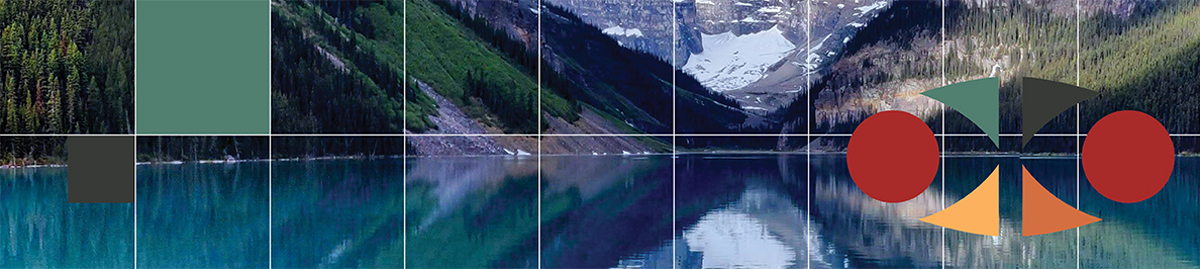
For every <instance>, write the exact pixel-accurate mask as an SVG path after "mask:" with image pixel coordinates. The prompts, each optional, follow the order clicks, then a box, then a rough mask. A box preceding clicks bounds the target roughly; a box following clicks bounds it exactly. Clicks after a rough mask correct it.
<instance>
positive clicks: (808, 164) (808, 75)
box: [804, 0, 813, 268]
mask: <svg viewBox="0 0 1200 269" xmlns="http://www.w3.org/2000/svg"><path fill="white" fill-rule="evenodd" d="M804 9H805V11H804V20H805V21H806V26H807V27H805V29H804V46H805V49H806V50H807V52H808V54H807V55H812V28H813V20H812V1H811V0H810V1H804ZM805 57H807V56H805ZM805 59H808V58H805ZM805 64H809V63H808V62H805ZM807 66H812V65H807ZM812 73H813V70H805V74H804V87H806V88H808V90H806V91H805V94H804V95H805V98H806V99H808V100H807V101H806V102H807V107H805V108H804V133H805V134H806V136H804V166H805V168H804V193H805V194H804V199H805V200H804V210H805V212H804V240H805V242H810V243H811V242H812V240H811V238H812V234H811V233H812V219H811V218H812V195H813V191H812V147H811V145H810V144H812V111H813V109H812V89H813V87H812V86H813V85H812ZM804 268H812V246H810V245H808V244H805V251H804Z"/></svg>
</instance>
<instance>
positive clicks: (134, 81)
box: [67, 1, 269, 269]
mask: <svg viewBox="0 0 1200 269" xmlns="http://www.w3.org/2000/svg"><path fill="white" fill-rule="evenodd" d="M137 6H138V4H137V1H133V40H134V42H133V51H134V57H133V130H130V132H129V133H132V134H133V163H134V164H133V268H134V269H137V243H138V240H137V209H138V204H137V193H138V192H137V130H138V127H137V125H138V124H139V123H141V122H142V121H139V120H137V104H138V101H137V88H138V86H137V84H138V75H137V58H139V57H137V52H138V50H137V43H138V42H137V33H138V31H137V25H138V24H137V17H138V16H137V10H138V8H137ZM268 43H269V42H268ZM76 131H79V130H76ZM67 133H70V132H67ZM68 138H69V137H68Z"/></svg>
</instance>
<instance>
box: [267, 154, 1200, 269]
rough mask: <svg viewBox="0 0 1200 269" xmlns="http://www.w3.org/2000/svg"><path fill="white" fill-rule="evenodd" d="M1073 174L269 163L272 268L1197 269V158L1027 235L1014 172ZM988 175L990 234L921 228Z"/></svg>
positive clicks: (1063, 193)
mask: <svg viewBox="0 0 1200 269" xmlns="http://www.w3.org/2000/svg"><path fill="white" fill-rule="evenodd" d="M1075 162H1076V159H1072V158H1062V159H1054V158H1016V157H969V158H968V157H964V158H947V160H946V171H947V172H946V173H947V175H946V181H945V182H946V183H945V184H946V185H945V186H944V187H943V186H942V183H941V180H940V175H939V180H935V181H934V184H932V185H931V186H930V188H929V189H928V190H926V192H925V193H924V194H922V195H920V196H918V197H917V198H914V199H913V200H910V201H907V202H904V203H898V204H885V203H882V202H878V201H875V200H873V199H871V198H870V197H868V196H866V195H865V194H863V193H862V192H861V191H859V190H858V188H857V187H856V186H855V185H854V183H853V181H852V180H851V179H850V178H849V173H848V171H847V170H846V162H845V156H844V155H814V156H812V164H813V169H812V172H811V177H809V175H810V174H809V171H808V170H807V169H806V168H807V166H806V165H805V164H806V158H805V156H803V155H686V156H681V157H680V158H678V159H676V160H675V162H674V164H675V165H676V166H677V168H678V170H677V171H676V175H675V184H674V186H672V159H671V158H670V156H637V157H632V156H544V157H543V163H542V165H541V171H542V175H541V182H542V184H540V186H541V187H540V189H539V184H538V173H537V171H538V170H539V167H538V163H537V160H536V158H516V157H464V158H410V159H409V162H408V174H407V180H408V183H407V184H401V182H402V181H403V179H404V178H403V177H401V176H400V175H401V174H400V173H399V171H402V169H403V164H402V163H401V161H400V160H368V161H314V162H277V163H275V169H274V171H275V183H274V184H275V185H274V186H275V208H274V212H275V214H276V215H275V222H274V223H273V225H274V227H275V228H274V229H275V231H276V233H275V237H274V240H275V246H276V250H275V252H274V255H275V256H274V258H275V259H274V261H275V265H276V266H282V267H400V266H404V265H405V262H407V266H408V267H409V268H481V267H506V268H521V267H526V268H528V267H536V266H537V264H538V262H539V258H540V262H541V263H542V266H543V267H546V268H614V267H625V268H671V267H672V266H671V265H672V261H673V260H675V261H677V262H678V263H679V264H678V267H679V268H803V267H805V266H807V265H811V266H812V267H816V268H857V267H940V266H941V265H943V264H945V265H946V266H947V267H959V268H1000V267H1034V268H1047V267H1074V266H1075V263H1076V261H1077V260H1076V257H1077V255H1076V247H1077V246H1078V248H1079V254H1078V262H1080V263H1081V264H1082V266H1084V267H1198V266H1200V263H1198V261H1197V260H1196V259H1195V258H1194V257H1197V256H1200V228H1197V227H1196V225H1195V224H1194V220H1193V219H1194V217H1195V216H1200V206H1198V205H1197V201H1198V198H1197V190H1200V187H1198V186H1200V183H1198V182H1200V179H1198V178H1197V175H1196V174H1195V173H1194V172H1193V171H1196V168H1197V167H1200V159H1196V158H1180V159H1178V163H1177V164H1176V168H1175V174H1174V176H1173V178H1172V179H1171V181H1170V182H1169V183H1168V186H1167V187H1166V188H1164V190H1163V191H1162V192H1160V193H1159V194H1158V195H1156V196H1155V197H1153V198H1151V199H1149V200H1146V201H1143V202H1141V203H1136V204H1121V203H1117V202H1113V201H1110V200H1107V199H1106V198H1104V197H1103V196H1101V195H1100V194H1099V193H1097V192H1096V191H1095V190H1094V189H1091V187H1090V186H1088V184H1087V181H1086V179H1085V178H1082V179H1081V184H1080V185H1081V187H1082V189H1081V191H1080V192H1079V193H1080V197H1079V198H1080V199H1078V200H1079V201H1080V202H1082V203H1081V207H1082V209H1083V211H1084V212H1087V213H1089V214H1092V215H1095V216H1097V217H1100V218H1103V219H1104V221H1101V222H1099V223H1095V224H1091V225H1088V226H1084V227H1083V228H1081V229H1079V230H1078V235H1079V237H1078V241H1077V240H1076V231H1075V230H1068V231H1064V232H1059V233H1054V234H1049V235H1043V236H1034V237H1022V236H1021V235H1020V218H1021V216H1020V197H1019V196H1020V180H1019V179H1020V178H1019V175H1020V174H1019V173H1020V166H1019V165H1020V164H1024V165H1026V166H1027V167H1028V168H1029V170H1030V172H1031V173H1032V174H1033V175H1034V176H1035V177H1036V178H1037V179H1038V180H1039V181H1040V182H1041V183H1042V184H1043V185H1044V186H1045V187H1046V188H1047V189H1049V190H1050V191H1051V192H1052V193H1054V194H1055V195H1057V196H1058V197H1059V198H1060V199H1063V200H1064V201H1065V202H1067V203H1068V204H1072V205H1074V204H1075V203H1076V200H1077V198H1076V177H1075V171H1074V169H1075V167H1076V166H1075ZM996 165H1000V166H1001V175H1002V176H1001V180H1002V183H1001V218H1002V225H1001V228H1002V231H1001V236H998V237H992V236H980V235H973V234H966V233H962V232H958V231H954V230H945V231H944V235H943V229H942V228H940V227H937V226H933V225H930V224H927V223H924V222H920V221H918V220H917V219H919V218H921V217H925V216H928V215H930V214H933V213H934V212H937V211H938V210H940V209H941V208H943V207H944V205H949V204H952V203H953V202H954V201H957V200H959V199H961V198H962V197H964V196H965V195H966V194H967V193H969V192H970V191H971V190H973V189H974V188H975V187H977V186H978V184H979V183H980V182H982V181H983V179H984V178H986V176H987V175H988V173H990V172H991V171H992V168H994V167H995V166H996ZM806 186H811V188H808V187H806ZM672 190H674V192H673V191H672ZM404 193H407V200H405V196H404ZM809 194H811V195H809ZM539 195H540V197H539ZM943 199H945V201H944V205H943ZM672 201H675V202H672ZM406 202H407V207H405V203H406ZM539 203H540V205H541V210H540V214H541V217H540V218H539V217H538V214H539V210H538V205H539ZM1165 213H1169V214H1167V215H1164V214H1165ZM1155 214H1158V215H1155ZM1168 215H1169V216H1168ZM406 224H407V225H406ZM539 226H540V230H539ZM406 241H407V242H406ZM539 253H540V257H539Z"/></svg>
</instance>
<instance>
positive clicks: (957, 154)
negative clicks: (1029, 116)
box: [0, 151, 1200, 170]
mask: <svg viewBox="0 0 1200 269" xmlns="http://www.w3.org/2000/svg"><path fill="white" fill-rule="evenodd" d="M804 154H805V153H803V152H787V151H685V152H677V153H676V154H675V155H804ZM811 154H812V155H845V154H846V152H845V151H822V152H812V153H811ZM671 155H672V154H671V153H666V152H641V153H629V154H543V155H542V156H551V157H571V156H579V157H583V156H595V157H599V156H605V157H649V156H671ZM534 156H536V155H508V154H483V155H432V156H401V155H349V156H322V157H303V158H302V157H292V158H266V159H246V160H220V159H216V160H199V161H148V162H135V163H134V165H135V166H143V165H178V164H237V163H253V162H305V161H328V160H362V159H402V158H458V157H469V158H481V157H509V158H518V159H525V158H532V157H534ZM944 156H945V157H966V158H973V157H1017V158H1074V157H1077V156H1078V155H1076V154H1059V153H1030V154H1022V153H1016V152H949V153H946V154H945V155H944ZM1175 157H1177V158H1196V157H1200V154H1197V153H1180V154H1175ZM62 167H67V165H66V164H63V163H40V164H31V165H14V164H0V170H4V169H26V168H62Z"/></svg>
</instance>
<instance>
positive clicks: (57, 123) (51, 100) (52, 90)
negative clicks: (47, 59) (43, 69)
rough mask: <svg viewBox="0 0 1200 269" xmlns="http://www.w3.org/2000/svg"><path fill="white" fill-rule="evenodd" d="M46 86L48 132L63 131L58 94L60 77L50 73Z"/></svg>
mask: <svg viewBox="0 0 1200 269" xmlns="http://www.w3.org/2000/svg"><path fill="white" fill-rule="evenodd" d="M47 82H48V83H46V84H48V85H46V86H45V87H44V88H46V99H47V100H46V116H45V117H46V132H47V133H52V134H53V133H59V132H61V131H63V121H62V108H61V107H60V103H61V101H60V100H59V96H58V78H57V77H55V76H54V73H50V78H49V79H48V80H47Z"/></svg>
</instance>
